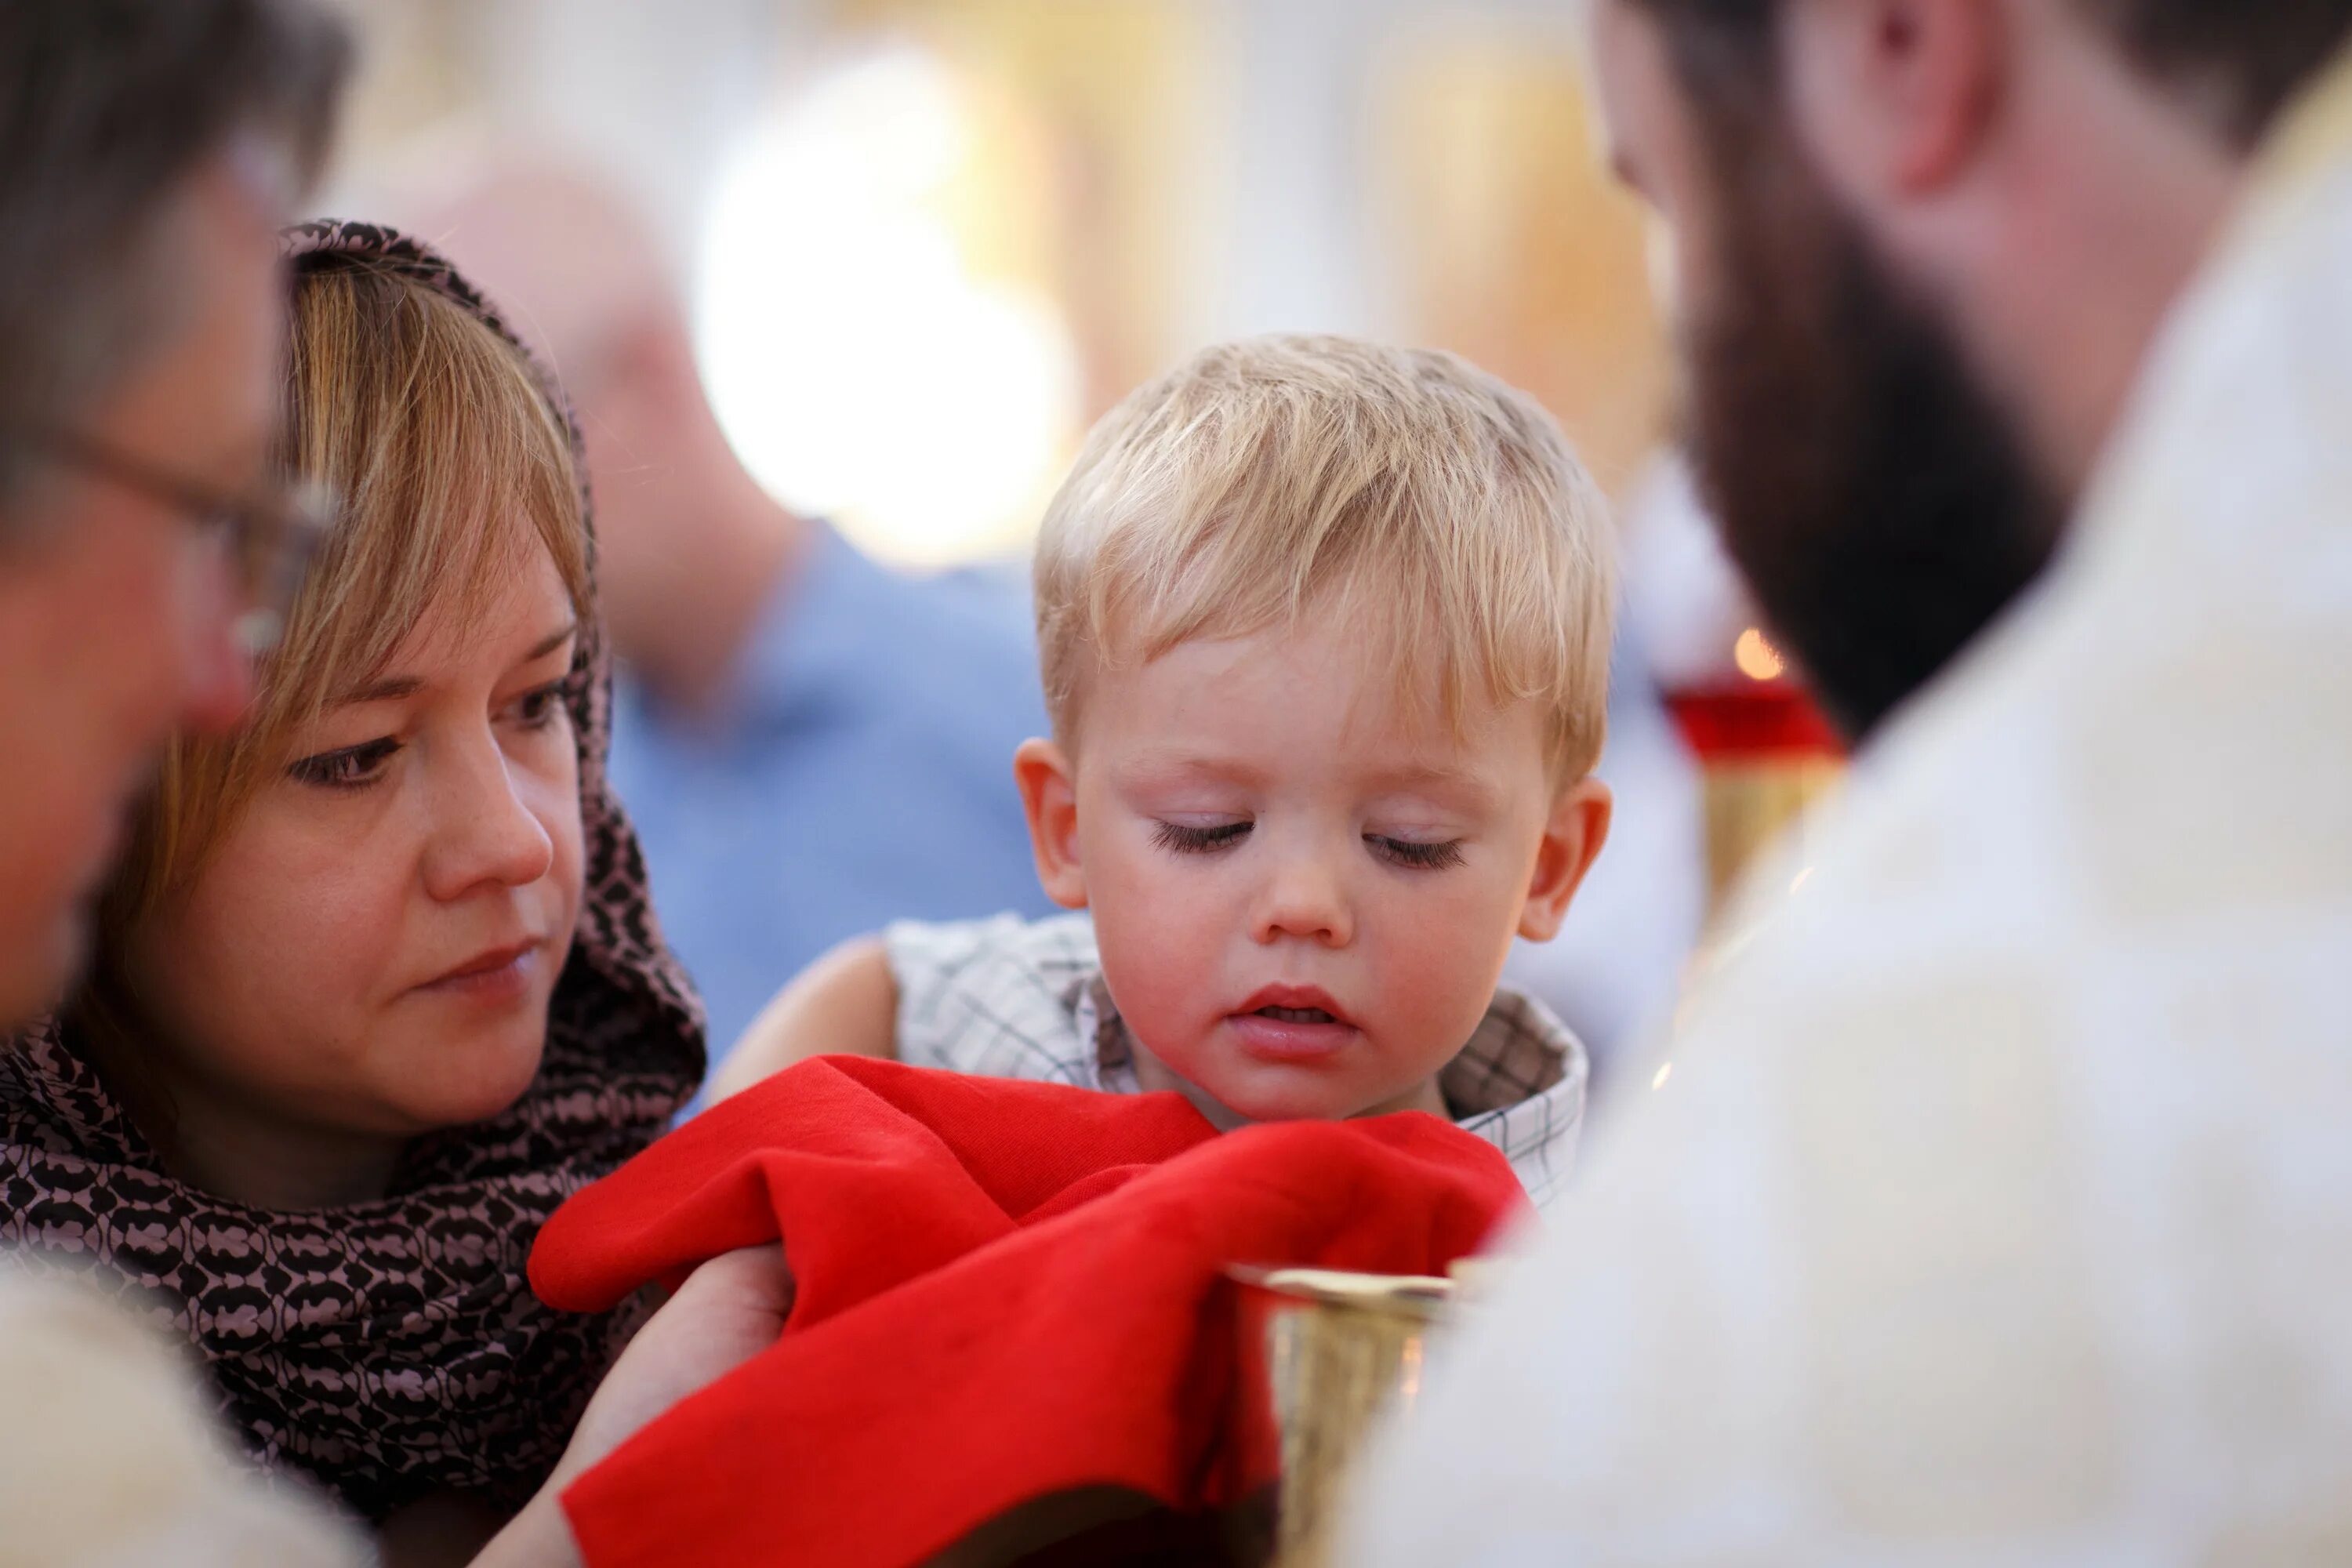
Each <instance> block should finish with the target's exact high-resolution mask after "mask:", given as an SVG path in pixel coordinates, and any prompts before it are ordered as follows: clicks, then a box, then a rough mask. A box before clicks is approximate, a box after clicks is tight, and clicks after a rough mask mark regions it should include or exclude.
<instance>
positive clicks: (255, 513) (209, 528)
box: [33, 430, 341, 654]
mask: <svg viewBox="0 0 2352 1568" xmlns="http://www.w3.org/2000/svg"><path fill="white" fill-rule="evenodd" d="M33 440H34V443H35V444H37V445H38V446H39V447H42V448H44V449H45V450H47V452H48V453H49V455H50V456H52V457H54V458H58V459H60V460H61V461H64V462H66V463H68V464H71V465H72V466H73V467H75V468H80V469H81V470H83V471H84V472H85V473H89V474H94V475H96V476H98V477H99V478H100V479H105V480H107V481H108V482H110V483H112V484H117V485H121V486H122V487H123V488H124V489H130V490H133V491H136V492H137V493H139V494H141V495H143V496H145V497H147V498H148V499H149V500H153V501H159V502H161V503H162V504H163V505H164V506H167V507H170V508H171V509H172V510H174V511H176V512H179V513H180V514H182V515H183V516H184V517H185V518H186V519H187V521H189V523H190V524H191V525H192V526H193V527H194V530H195V531H196V534H197V536H198V537H199V538H200V539H201V540H203V541H204V542H205V544H206V545H207V546H208V547H209V548H211V549H213V550H215V551H216V552H219V554H220V555H221V557H222V559H223V561H224V563H225V564H226V566H227V568H228V570H229V572H230V573H231V574H232V575H233V577H234V578H235V581H236V586H237V590H238V594H239V596H240V597H241V598H242V600H243V601H244V604H245V605H246V610H245V613H244V614H243V615H241V616H238V617H237V620H236V637H237V641H238V642H239V643H240V644H241V645H242V646H243V647H245V649H246V651H247V653H251V654H261V653H266V652H268V650H269V649H270V648H272V647H276V646H277V643H278V637H280V636H282V635H283V634H284V632H285V630H286V613H287V611H288V610H289V609H291V608H292V607H293V604H294V595H296V594H298V593H299V592H300V591H301V587H302V579H303V576H304V574H306V573H307V572H308V571H309V570H310V561H311V558H312V557H313V556H314V555H316V554H317V553H318V551H319V547H320V545H321V544H323V543H324V542H326V538H327V535H328V534H329V533H330V532H331V531H333V529H334V526H335V521H336V519H337V517H338V516H339V515H340V513H341V508H340V507H339V506H338V505H337V503H336V500H335V497H334V494H333V492H332V491H331V490H329V489H327V488H326V487H325V486H324V485H321V484H318V483H316V482H313V481H308V480H306V481H303V482H300V483H298V484H295V485H292V486H289V487H288V488H286V489H281V490H278V491H276V492H274V493H266V494H258V495H247V496H238V495H232V494H230V493H228V492H226V491H224V490H218V489H213V488H212V487H210V486H208V485H203V484H198V483H196V482H194V481H193V480H190V479H184V478H182V477H180V476H179V475H176V474H172V473H168V472H166V471H164V470H163V469H162V468H157V467H155V466H154V465H153V464H151V463H148V462H145V461H143V460H142V459H140V458H133V457H131V456H130V455H129V454H127V453H124V452H121V451H119V450H117V449H116V448H114V447H111V446H109V445H108V444H106V443H105V442H102V441H96V440H92V439H91V438H90V437H87V436H81V435H77V434H75V433H74V432H71V431H67V430H43V431H39V432H37V433H34V436H33Z"/></svg>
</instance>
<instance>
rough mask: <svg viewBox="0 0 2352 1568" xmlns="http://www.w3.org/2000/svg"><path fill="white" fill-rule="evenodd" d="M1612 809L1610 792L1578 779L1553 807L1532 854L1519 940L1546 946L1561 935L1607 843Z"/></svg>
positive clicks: (1594, 781) (1592, 780)
mask: <svg viewBox="0 0 2352 1568" xmlns="http://www.w3.org/2000/svg"><path fill="white" fill-rule="evenodd" d="M1615 804H1616V803H1615V802H1614V801H1613V800H1612V798H1611V796H1610V794H1609V786H1608V785H1607V784H1602V783H1601V781H1600V780H1599V779H1596V778H1584V779H1579V780H1578V781H1577V782H1576V783H1575V784H1570V785H1569V787H1568V788H1566V789H1564V790H1562V791H1560V792H1559V799H1557V800H1555V801H1553V802H1552V805H1551V820H1549V822H1547V823H1545V824H1544V836H1543V842H1542V844H1540V845H1539V846H1538V847H1537V849H1536V874H1535V876H1534V878H1533V879H1530V880H1529V882H1528V901H1527V904H1526V906H1525V907H1524V908H1522V909H1521V910H1520V911H1519V934H1520V935H1521V936H1523V937H1526V938H1527V939H1528V941H1529V942H1549V941H1550V940H1551V939H1552V938H1554V937H1556V936H1558V935H1559V923H1560V921H1563V920H1565V919H1567V918H1568V902H1569V900H1570V899H1573V898H1574V897H1576V889H1577V888H1578V886H1579V885H1580V884H1581V883H1582V882H1583V880H1584V874H1585V873H1586V872H1587V871H1590V870H1591V869H1592V861H1593V858H1594V857H1595V856H1597V855H1599V854H1600V853H1601V845H1603V844H1605V843H1607V842H1608V840H1609V817H1610V814H1611V813H1612V811H1613V810H1614V809H1615Z"/></svg>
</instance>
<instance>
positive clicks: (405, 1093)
mask: <svg viewBox="0 0 2352 1568" xmlns="http://www.w3.org/2000/svg"><path fill="white" fill-rule="evenodd" d="M543 1040H544V1031H543V1030H542V1031H540V1032H535V1033H534V1034H533V1035H532V1037H531V1038H530V1041H529V1043H528V1045H527V1046H524V1047H515V1046H510V1045H507V1044H505V1043H504V1042H499V1043H497V1044H492V1043H490V1042H483V1043H482V1044H481V1045H480V1047H478V1050H476V1051H474V1052H470V1053H468V1055H467V1058H465V1059H463V1060H462V1061H452V1060H450V1059H449V1058H447V1057H446V1056H444V1057H443V1058H442V1059H441V1060H440V1061H438V1062H434V1063H431V1064H427V1063H425V1062H421V1061H420V1062H418V1063H417V1064H416V1065H415V1070H414V1071H413V1072H411V1073H407V1074H404V1075H403V1081H401V1082H398V1083H396V1084H394V1086H393V1089H394V1093H396V1094H397V1095H398V1096H399V1097H400V1100H401V1106H402V1110H403V1111H404V1119H405V1120H406V1121H408V1122H409V1123H410V1124H411V1125H412V1126H415V1128H417V1129H418V1130H419V1131H440V1130H442V1129H444V1128H449V1127H467V1126H471V1125H472V1124H473V1123H475V1122H477V1121H489V1120H490V1119H491V1118H492V1117H494V1116H497V1115H499V1114H500V1113H501V1112H503V1111H506V1110H509V1109H510V1108H512V1106H513V1105H514V1103H515V1101H517V1100H520V1099H521V1098H522V1097H523V1095H524V1094H525V1093H526V1092H527V1091H528V1090H529V1089H530V1083H531V1079H534V1078H536V1077H538V1076H539V1064H540V1058H541V1055H542V1054H543Z"/></svg>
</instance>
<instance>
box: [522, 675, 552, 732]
mask: <svg viewBox="0 0 2352 1568" xmlns="http://www.w3.org/2000/svg"><path fill="white" fill-rule="evenodd" d="M562 711H563V682H562V681H561V680H551V681H550V682H548V683H547V684H546V685H545V686H542V687H541V688H540V689H538V690H536V691H530V692H526V693H524V694H523V696H522V697H521V698H520V700H517V701H516V703H515V717H516V718H518V719H519V720H520V721H521V722H522V726H523V728H524V729H526V730H544V729H546V728H547V727H548V726H549V725H550V724H552V723H553V722H555V721H556V720H557V719H558V718H559V717H561V716H562Z"/></svg>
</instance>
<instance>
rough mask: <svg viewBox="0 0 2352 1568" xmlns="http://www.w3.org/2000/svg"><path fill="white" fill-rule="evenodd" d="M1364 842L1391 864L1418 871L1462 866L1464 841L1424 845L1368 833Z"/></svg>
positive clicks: (1456, 839) (1455, 839)
mask: <svg viewBox="0 0 2352 1568" xmlns="http://www.w3.org/2000/svg"><path fill="white" fill-rule="evenodd" d="M1364 842H1365V843H1367V844H1369V845H1370V846H1371V847H1372V852H1373V853H1374V854H1376V855H1379V856H1380V857H1381V858H1383V859H1385V860H1388V861H1389V862H1390V863H1391V864H1393V865H1398V866H1409V867H1412V868H1413V869H1414V870H1417V871H1442V870H1444V869H1445V868H1447V867H1449V866H1459V865H1460V864H1462V841H1461V840H1460V839H1458V838H1454V839H1448V840H1446V841H1445V842H1444V843H1441V844H1422V843H1417V842H1415V841H1414V840H1412V839H1410V838H1391V837H1388V836H1387V835H1385V834H1380V833H1367V834H1365V835H1364Z"/></svg>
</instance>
